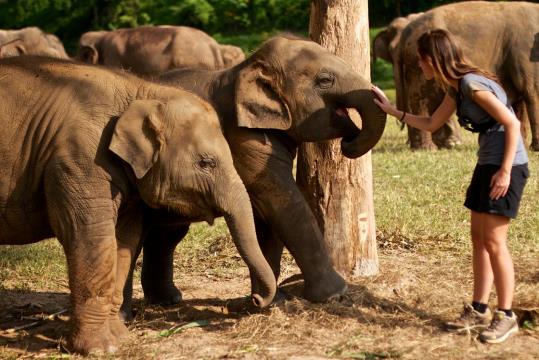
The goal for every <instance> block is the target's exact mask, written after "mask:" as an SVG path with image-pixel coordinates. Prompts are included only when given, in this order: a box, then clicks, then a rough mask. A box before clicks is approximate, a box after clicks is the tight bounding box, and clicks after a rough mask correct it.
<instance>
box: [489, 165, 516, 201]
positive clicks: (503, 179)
mask: <svg viewBox="0 0 539 360" xmlns="http://www.w3.org/2000/svg"><path fill="white" fill-rule="evenodd" d="M510 182H511V172H510V171H507V170H504V169H500V170H498V171H496V173H495V174H494V175H492V179H491V180H490V194H489V196H490V198H491V199H492V200H498V199H499V198H501V197H504V196H505V194H507V189H509V184H510Z"/></svg>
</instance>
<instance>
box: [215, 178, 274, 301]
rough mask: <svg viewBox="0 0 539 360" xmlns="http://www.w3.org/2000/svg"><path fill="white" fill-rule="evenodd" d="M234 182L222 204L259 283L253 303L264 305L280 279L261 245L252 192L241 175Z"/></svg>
mask: <svg viewBox="0 0 539 360" xmlns="http://www.w3.org/2000/svg"><path fill="white" fill-rule="evenodd" d="M234 183H235V184H236V185H235V186H233V187H231V188H230V191H228V194H230V196H228V199H227V200H225V201H223V203H222V204H219V206H220V208H221V211H222V212H223V214H224V217H225V220H226V223H227V225H228V228H229V230H230V234H231V235H232V239H233V240H234V244H235V245H236V248H237V249H238V252H239V254H240V256H241V257H242V259H243V260H244V261H245V263H246V264H247V267H248V268H249V271H250V273H251V279H256V281H257V284H256V286H253V287H252V289H253V291H252V294H251V296H252V300H253V303H254V305H255V306H257V307H261V308H263V307H266V306H268V305H269V304H271V302H272V301H273V298H274V297H275V293H276V291H277V280H276V279H275V275H274V274H273V270H272V269H271V267H270V265H269V264H268V262H267V261H266V258H265V257H264V255H263V254H262V250H261V249H260V246H259V244H258V240H257V237H256V230H255V224H254V218H253V211H252V207H251V202H250V200H249V195H248V194H247V191H246V190H245V186H244V185H243V183H242V182H241V180H240V179H239V177H238V179H237V180H236V181H234Z"/></svg>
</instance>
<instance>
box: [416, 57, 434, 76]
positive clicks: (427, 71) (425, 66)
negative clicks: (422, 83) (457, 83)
mask: <svg viewBox="0 0 539 360" xmlns="http://www.w3.org/2000/svg"><path fill="white" fill-rule="evenodd" d="M419 67H420V68H421V71H423V75H424V76H425V78H426V79H427V80H431V79H433V78H434V67H433V66H432V61H431V59H430V58H429V57H428V56H426V57H425V58H424V59H423V58H422V57H421V56H419Z"/></svg>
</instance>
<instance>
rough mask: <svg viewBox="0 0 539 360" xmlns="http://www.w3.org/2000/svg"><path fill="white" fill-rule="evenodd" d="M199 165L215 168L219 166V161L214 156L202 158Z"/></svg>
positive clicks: (207, 168)
mask: <svg viewBox="0 0 539 360" xmlns="http://www.w3.org/2000/svg"><path fill="white" fill-rule="evenodd" d="M198 166H199V167H200V168H201V169H204V170H210V169H214V168H215V167H216V166H217V162H216V161H215V159H212V158H202V159H200V160H199V161H198Z"/></svg>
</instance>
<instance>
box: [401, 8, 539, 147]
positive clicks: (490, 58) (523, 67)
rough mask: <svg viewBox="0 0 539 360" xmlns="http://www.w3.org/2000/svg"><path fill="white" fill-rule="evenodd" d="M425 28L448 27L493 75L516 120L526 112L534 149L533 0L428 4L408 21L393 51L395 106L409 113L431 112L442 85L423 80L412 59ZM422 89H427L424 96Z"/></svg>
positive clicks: (537, 143)
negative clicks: (442, 4) (421, 12)
mask: <svg viewBox="0 0 539 360" xmlns="http://www.w3.org/2000/svg"><path fill="white" fill-rule="evenodd" d="M431 29H445V30H448V31H449V32H450V33H452V34H453V35H454V37H455V39H456V41H457V42H458V43H459V44H460V46H461V47H462V49H463V53H464V55H465V56H466V57H467V58H468V59H469V60H470V61H472V63H474V64H475V65H476V66H478V67H480V68H482V69H485V70H488V71H490V72H492V73H493V74H495V75H496V76H497V77H498V80H499V81H500V83H501V84H502V86H503V87H504V89H505V90H506V91H507V93H508V95H509V97H510V99H511V101H512V103H513V104H515V106H516V107H517V109H518V108H519V107H520V106H521V105H522V108H525V111H522V110H521V111H518V113H520V117H521V120H522V123H523V124H525V123H526V118H525V115H524V114H525V113H526V112H527V116H528V120H529V124H530V129H531V137H532V141H531V148H532V149H533V150H539V96H538V95H539V57H538V56H537V53H539V42H538V41H537V38H538V37H539V4H532V3H526V2H488V1H466V2H460V3H453V4H448V5H444V6H440V7H437V8H434V9H432V10H430V11H427V12H425V13H424V14H423V15H421V16H419V17H417V18H416V19H415V20H413V21H411V22H410V23H409V24H408V25H407V26H406V27H405V28H404V29H403V30H402V34H401V37H400V41H399V42H398V46H397V49H396V51H394V54H393V64H394V66H393V68H394V75H395V86H396V90H397V106H398V107H399V109H403V110H405V111H409V112H412V113H414V114H427V113H431V112H432V111H433V110H434V109H435V108H436V107H437V105H438V104H439V103H440V102H441V101H442V98H443V90H442V89H440V87H439V86H437V85H436V84H435V82H434V81H427V80H426V79H425V78H424V77H423V76H422V73H421V70H420V68H419V65H418V55H417V39H418V38H419V36H420V35H421V34H422V33H424V32H426V31H428V30H431ZM425 94H428V95H427V96H425Z"/></svg>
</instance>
